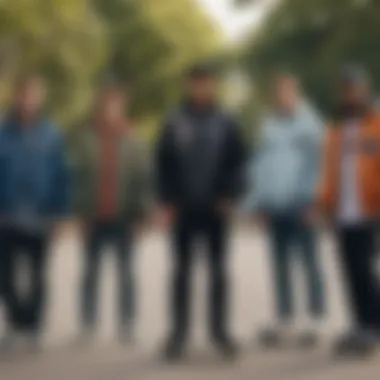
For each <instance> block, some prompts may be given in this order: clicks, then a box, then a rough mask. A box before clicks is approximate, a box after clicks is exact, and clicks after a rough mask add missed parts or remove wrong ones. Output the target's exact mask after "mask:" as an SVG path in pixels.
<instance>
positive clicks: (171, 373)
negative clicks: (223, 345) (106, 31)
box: [0, 228, 380, 380]
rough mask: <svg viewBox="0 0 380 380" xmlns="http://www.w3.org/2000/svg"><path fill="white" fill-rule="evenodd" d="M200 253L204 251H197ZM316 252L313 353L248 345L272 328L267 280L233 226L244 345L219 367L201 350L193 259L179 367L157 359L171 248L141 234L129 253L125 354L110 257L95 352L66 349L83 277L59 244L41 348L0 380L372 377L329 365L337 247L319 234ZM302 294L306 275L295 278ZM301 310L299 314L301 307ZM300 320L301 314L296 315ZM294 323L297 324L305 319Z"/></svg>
mask: <svg viewBox="0 0 380 380" xmlns="http://www.w3.org/2000/svg"><path fill="white" fill-rule="evenodd" d="M199 248H200V249H199V251H200V252H201V246H200V247H199ZM320 248H321V249H320V251H321V258H322V261H323V267H324V273H325V278H326V281H325V286H326V288H327V289H328V304H329V306H328V308H329V315H328V318H327V320H326V328H325V332H324V333H325V336H326V344H325V345H324V346H322V347H321V348H320V349H318V350H316V351H310V352H308V351H306V352H300V351H295V350H287V351H282V352H262V351H260V350H258V349H257V348H255V347H254V344H253V342H254V334H255V333H257V331H259V329H260V326H264V325H266V324H268V323H269V322H270V316H271V314H272V312H271V304H272V298H271V294H272V292H271V288H272V286H271V281H270V272H269V268H268V255H267V249H266V244H265V240H264V239H263V236H262V235H261V234H260V233H258V232H257V231H256V232H255V231H251V230H249V229H246V228H238V229H236V230H235V231H234V234H233V239H232V242H231V252H232V255H231V263H230V267H231V284H232V291H231V325H232V329H233V332H234V334H235V335H236V337H237V338H238V339H239V341H241V343H242V345H243V346H244V347H245V351H244V354H243V355H242V358H241V359H240V360H239V361H238V362H237V363H234V364H232V363H223V362H222V361H220V359H219V358H218V357H217V356H216V355H215V353H214V352H213V351H212V349H211V348H210V347H209V346H208V344H207V340H206V339H205V336H206V329H205V323H204V321H205V315H206V313H205V307H204V306H205V305H206V298H205V293H206V292H205V289H206V287H207V282H206V281H205V279H206V273H205V265H202V264H204V263H205V261H204V260H203V258H202V255H201V254H200V255H199V262H198V266H197V269H196V274H195V279H194V286H193V291H194V297H193V299H194V315H193V336H194V339H193V343H192V345H191V349H190V355H189V359H188V360H187V361H186V362H185V363H183V364H181V365H178V366H165V365H163V364H161V363H160V362H159V361H158V360H157V355H156V354H157V349H158V348H159V346H160V343H161V342H162V341H163V339H164V336H165V333H166V331H167V328H168V326H167V322H168V320H169V318H168V314H167V310H168V297H167V296H168V292H167V290H168V288H169V283H168V279H169V274H170V269H171V265H170V263H171V260H170V255H169V254H168V242H167V241H166V239H165V238H164V237H163V236H162V235H160V234H158V233H156V232H152V233H149V234H147V235H146V236H145V237H144V238H143V239H142V241H141V243H140V245H139V247H138V249H137V251H136V260H135V267H136V277H137V281H138V284H139V320H138V326H137V335H138V344H137V345H136V347H134V348H133V349H125V348H122V347H120V346H119V345H118V344H116V343H115V332H114V326H115V323H114V322H115V321H116V316H115V312H114V309H115V307H114V304H115V302H114V298H115V297H113V294H114V290H115V281H113V280H114V271H113V269H114V268H113V264H114V263H113V261H112V255H111V254H110V255H109V257H108V258H107V259H106V260H107V264H106V265H105V268H104V273H103V278H104V281H103V284H102V288H101V292H100V297H101V304H102V308H101V310H102V313H101V317H100V321H99V337H98V341H97V342H96V343H95V344H94V346H93V347H91V348H87V349H78V348H75V347H73V346H72V345H71V344H70V341H72V339H73V338H74V337H75V335H76V333H77V330H78V324H77V319H78V318H77V313H76V310H77V305H78V303H79V302H78V294H77V289H78V288H79V284H80V274H81V253H80V252H81V247H80V243H79V239H77V238H76V237H75V236H71V237H70V238H66V240H65V241H62V242H61V243H60V244H58V245H57V246H56V247H54V250H53V252H52V256H51V262H50V265H51V270H50V271H49V283H50V295H49V312H48V315H47V318H46V332H45V335H46V339H45V342H46V350H45V351H44V353H42V354H40V355H38V356H25V355H24V354H23V353H22V352H19V353H17V354H15V355H14V356H12V357H8V358H2V359H1V360H0V380H66V379H67V380H77V379H78V380H87V379H88V380H90V379H91V380H119V379H120V380H121V379H131V380H137V379H141V380H148V379H156V380H161V379H162V380H171V379H173V380H187V379H188V380H193V379H200V380H202V379H205V380H206V379H207V380H214V379H215V380H216V379H221V380H224V379H226V380H227V379H228V380H230V379H233V378H235V379H236V380H238V379H239V380H251V379H257V380H277V379H281V380H286V379H289V380H297V379H300V380H303V379H305V380H314V379H315V380H319V379H323V380H330V379H331V380H333V379H344V380H351V379H352V380H356V379H359V378H360V380H372V379H373V380H375V379H376V380H378V379H379V376H380V361H377V360H376V359H373V360H371V361H370V362H369V361H368V362H363V363H345V362H338V361H334V360H333V359H332V358H331V355H330V352H329V345H328V341H329V337H331V336H333V335H335V334H336V333H338V332H339V331H340V330H341V329H343V328H344V327H345V325H346V324H347V318H346V315H347V312H346V308H345V302H344V296H343V290H342V286H341V285H342V280H341V276H340V271H339V262H338V261H337V259H336V255H335V249H334V246H333V244H332V242H331V239H329V237H328V236H326V235H323V236H321V238H320ZM296 276H297V282H296V284H297V286H296V289H297V290H299V296H300V298H302V296H303V294H302V289H304V288H305V287H304V286H303V283H302V281H303V278H302V276H300V275H298V274H296ZM300 314H301V315H303V314H304V313H303V308H302V305H301V307H300ZM301 319H302V318H301ZM301 319H300V323H302V320H301Z"/></svg>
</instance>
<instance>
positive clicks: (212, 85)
mask: <svg viewBox="0 0 380 380" xmlns="http://www.w3.org/2000/svg"><path fill="white" fill-rule="evenodd" d="M187 91H188V95H189V97H190V98H191V99H192V100H193V101H195V102H197V103H209V102H211V101H213V100H214V99H215V97H216V92H217V84H216V80H215V78H212V77H199V78H190V79H189V80H188V83H187Z"/></svg>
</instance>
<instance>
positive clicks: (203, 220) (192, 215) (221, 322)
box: [172, 211, 228, 341]
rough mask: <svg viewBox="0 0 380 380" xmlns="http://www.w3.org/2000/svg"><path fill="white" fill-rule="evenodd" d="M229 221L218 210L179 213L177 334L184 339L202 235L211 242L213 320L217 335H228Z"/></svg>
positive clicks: (176, 237)
mask: <svg viewBox="0 0 380 380" xmlns="http://www.w3.org/2000/svg"><path fill="white" fill-rule="evenodd" d="M226 227H227V226H226V221H225V220H224V219H223V218H221V217H219V216H217V215H216V213H214V212H206V211H204V212H186V213H182V214H181V215H179V218H178V220H177V223H176V226H175V229H174V250H173V251H174V262H175V268H174V281H173V284H172V287H173V288H172V289H173V294H172V296H173V298H172V308H173V309H172V313H173V314H172V315H173V337H174V339H177V340H179V341H184V340H185V339H186V336H187V332H188V327H189V316H190V314H191V313H190V304H191V301H190V293H191V289H190V281H191V276H192V269H193V261H194V257H195V253H196V252H195V251H194V243H195V241H196V239H197V238H198V237H200V238H203V240H204V242H205V243H206V244H207V258H208V261H209V270H210V286H209V290H210V294H209V304H210V312H209V323H210V331H211V334H212V336H213V338H214V339H217V340H218V339H223V338H225V337H226V323H227V311H228V310H227V287H228V286H227V274H226Z"/></svg>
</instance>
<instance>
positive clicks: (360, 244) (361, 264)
mask: <svg viewBox="0 0 380 380" xmlns="http://www.w3.org/2000/svg"><path fill="white" fill-rule="evenodd" d="M376 230H377V229H376V228H375V227H374V226H372V225H360V226H352V227H345V228H341V229H339V230H338V240H339V246H340V247H339V248H340V257H341V261H342V264H343V269H344V271H345V280H346V283H347V284H346V285H347V291H348V295H349V300H350V302H351V305H352V309H353V313H354V319H355V322H356V324H357V325H358V327H359V328H364V329H367V328H368V329H375V330H379V329H380V287H379V279H378V276H377V275H376V273H375V271H376V265H375V259H376V256H377V250H376V244H375V243H376V242H375V240H376Z"/></svg>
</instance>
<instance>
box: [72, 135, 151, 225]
mask: <svg viewBox="0 0 380 380" xmlns="http://www.w3.org/2000/svg"><path fill="white" fill-rule="evenodd" d="M118 144H119V145H118V152H117V155H118V172H119V176H118V178H119V180H118V181H119V186H118V189H117V191H118V210H119V215H118V218H120V219H126V220H129V221H137V220H140V219H142V218H144V217H145V215H146V213H147V211H148V208H149V204H150V188H151V186H150V170H149V165H148V161H149V160H148V155H147V152H146V150H145V149H144V147H143V144H142V141H141V140H140V139H139V138H138V137H137V136H136V134H135V133H133V132H131V133H129V134H125V136H124V137H122V138H121V139H120V140H119V143H118ZM74 145H75V146H74V147H73V149H72V156H71V158H72V168H73V177H74V179H73V183H74V186H73V187H74V189H73V197H72V208H73V213H74V215H75V216H79V217H82V218H93V217H95V216H96V208H97V191H98V188H99V186H98V180H99V159H100V155H99V150H98V149H99V137H98V136H97V135H96V134H95V133H93V132H90V131H86V132H84V133H83V134H82V136H79V137H77V138H75V142H74Z"/></svg>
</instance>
